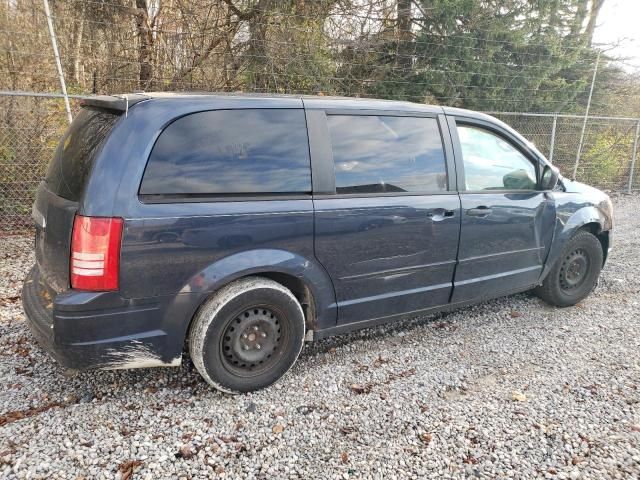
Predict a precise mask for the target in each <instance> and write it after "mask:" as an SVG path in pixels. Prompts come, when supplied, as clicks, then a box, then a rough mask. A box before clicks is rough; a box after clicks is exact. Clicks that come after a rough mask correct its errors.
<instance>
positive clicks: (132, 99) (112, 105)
mask: <svg viewBox="0 0 640 480" xmlns="http://www.w3.org/2000/svg"><path fill="white" fill-rule="evenodd" d="M149 98H150V97H148V96H147V95H142V94H140V93H132V94H127V95H96V96H95V97H84V98H83V99H82V100H81V101H80V105H82V106H83V107H98V108H106V109H107V110H117V111H119V112H126V111H127V110H128V109H129V108H130V107H131V106H132V105H135V104H136V103H138V102H142V101H143V100H149Z"/></svg>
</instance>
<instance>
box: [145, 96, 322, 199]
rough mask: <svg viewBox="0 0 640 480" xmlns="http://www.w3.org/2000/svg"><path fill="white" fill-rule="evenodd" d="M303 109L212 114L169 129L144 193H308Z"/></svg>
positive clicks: (152, 160) (155, 152)
mask: <svg viewBox="0 0 640 480" xmlns="http://www.w3.org/2000/svg"><path fill="white" fill-rule="evenodd" d="M310 191H311V170H310V164H309V146H308V142H307V131H306V124H305V119H304V112H303V111H302V110H273V109H272V110H258V109H256V110H216V111H210V112H200V113H194V114H192V115H188V116H186V117H182V118H180V119H178V120H176V121H175V122H173V123H172V124H170V125H169V126H168V127H167V128H166V129H165V130H164V131H163V132H162V134H161V135H160V137H159V138H158V141H157V142H156V144H155V146H154V147H153V151H152V152H151V156H150V157H149V162H148V164H147V169H146V171H145V173H144V178H143V180H142V186H141V188H140V193H142V194H177V195H180V194H196V195H197V194H201V195H207V194H241V193H288V192H310Z"/></svg>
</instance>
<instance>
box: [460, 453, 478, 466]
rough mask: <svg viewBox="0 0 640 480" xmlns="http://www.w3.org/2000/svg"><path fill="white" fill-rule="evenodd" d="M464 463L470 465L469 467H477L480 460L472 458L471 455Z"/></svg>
mask: <svg viewBox="0 0 640 480" xmlns="http://www.w3.org/2000/svg"><path fill="white" fill-rule="evenodd" d="M462 463H468V464H469V465H475V464H476V463H478V459H477V458H475V457H472V456H471V455H469V456H468V457H467V458H465V459H464V460H463V461H462Z"/></svg>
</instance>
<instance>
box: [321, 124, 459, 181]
mask: <svg viewBox="0 0 640 480" xmlns="http://www.w3.org/2000/svg"><path fill="white" fill-rule="evenodd" d="M327 118H328V122H329V132H330V134H331V146H332V149H333V160H334V164H335V173H336V192H337V193H382V192H426V191H440V190H446V189H447V173H446V166H445V159H444V152H443V149H442V140H441V138H440V129H439V128H438V122H437V120H436V119H434V118H413V117H389V116H376V115H371V116H370V115H329V116H328V117H327Z"/></svg>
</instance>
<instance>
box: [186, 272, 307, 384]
mask: <svg viewBox="0 0 640 480" xmlns="http://www.w3.org/2000/svg"><path fill="white" fill-rule="evenodd" d="M304 334H305V321H304V314H303V312H302V308H301V306H300V304H299V302H298V300H297V299H296V298H295V297H294V296H293V294H292V293H291V292H290V291H289V290H288V289H286V288H285V287H283V286H282V285H280V284H279V283H277V282H274V281H273V280H269V279H266V278H261V277H248V278H244V279H241V280H238V281H237V282H234V283H232V284H230V285H228V286H226V287H224V288H223V289H221V290H220V291H219V292H216V293H215V294H214V295H213V296H212V297H211V298H210V299H209V300H207V302H206V303H205V304H204V305H203V306H202V307H201V308H200V310H199V311H198V313H197V314H196V317H195V318H194V323H193V325H192V327H191V332H190V335H189V352H190V354H191V359H192V360H193V363H194V365H195V366H196V369H197V370H198V372H200V374H201V375H202V377H203V378H204V379H205V380H206V381H207V382H208V383H209V384H210V385H212V386H214V387H215V388H217V389H219V390H222V391H224V392H228V393H239V392H250V391H253V390H259V389H261V388H264V387H267V386H269V385H271V384H273V383H275V382H276V381H277V380H278V379H280V378H281V377H282V376H283V375H284V374H285V373H286V372H287V371H288V370H289V368H291V366H292V365H293V364H294V363H295V361H296V359H297V358H298V355H299V354H300V351H301V350H302V346H303V343H304Z"/></svg>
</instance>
